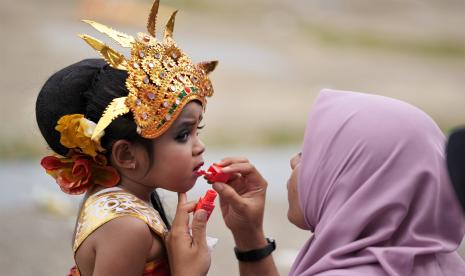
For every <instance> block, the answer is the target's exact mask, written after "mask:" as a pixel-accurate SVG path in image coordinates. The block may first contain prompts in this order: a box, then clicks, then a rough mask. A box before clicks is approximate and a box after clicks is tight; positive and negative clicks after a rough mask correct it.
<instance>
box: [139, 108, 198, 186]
mask: <svg viewBox="0 0 465 276" xmlns="http://www.w3.org/2000/svg"><path fill="white" fill-rule="evenodd" d="M202 112H203V109H202V106H201V105H200V104H199V103H198V102H196V101H192V102H190V103H188V104H187V105H186V106H185V107H184V109H183V110H182V112H181V114H180V115H179V116H178V118H177V119H176V121H175V122H174V123H173V124H172V125H171V127H170V128H169V129H168V130H167V131H166V132H165V133H164V134H163V135H161V136H160V137H159V138H157V139H155V140H154V142H153V152H152V156H153V160H152V161H153V162H152V164H151V167H150V168H148V170H147V171H148V173H147V174H146V176H145V177H144V180H143V182H144V183H148V184H149V185H150V186H155V187H157V188H163V189H166V190H169V191H173V192H187V191H188V190H190V189H191V188H192V187H193V186H194V184H195V181H196V180H197V177H198V176H197V175H196V173H195V172H196V171H197V170H198V169H199V168H200V166H202V165H203V163H204V162H203V157H202V154H203V152H204V151H205V145H204V144H203V143H202V141H200V139H199V137H198V129H199V123H200V121H201V120H202Z"/></svg>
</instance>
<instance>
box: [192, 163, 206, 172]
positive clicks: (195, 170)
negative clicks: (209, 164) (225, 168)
mask: <svg viewBox="0 0 465 276" xmlns="http://www.w3.org/2000/svg"><path fill="white" fill-rule="evenodd" d="M203 164H205V163H204V162H202V163H200V164H198V165H197V166H196V167H195V168H194V172H198V171H199V170H200V168H201V167H202V166H203Z"/></svg>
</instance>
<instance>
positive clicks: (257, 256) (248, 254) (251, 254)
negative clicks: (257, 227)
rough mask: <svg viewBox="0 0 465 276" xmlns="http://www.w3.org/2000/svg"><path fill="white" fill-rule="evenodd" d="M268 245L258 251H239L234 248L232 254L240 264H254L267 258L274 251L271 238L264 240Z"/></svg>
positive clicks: (273, 242)
mask: <svg viewBox="0 0 465 276" xmlns="http://www.w3.org/2000/svg"><path fill="white" fill-rule="evenodd" d="M266 240H267V242H268V244H267V245H266V246H265V247H263V248H259V249H253V250H249V251H239V250H238V249H237V247H234V253H236V258H237V259H238V260H239V261H241V262H256V261H260V260H261V259H263V258H265V257H267V256H268V255H270V254H271V252H273V251H274V250H275V249H276V242H275V241H274V239H272V238H266Z"/></svg>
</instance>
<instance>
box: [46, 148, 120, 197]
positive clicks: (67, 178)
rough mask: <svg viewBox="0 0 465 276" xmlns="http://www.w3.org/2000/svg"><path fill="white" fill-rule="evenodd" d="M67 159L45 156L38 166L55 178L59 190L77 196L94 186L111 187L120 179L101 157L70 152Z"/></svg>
mask: <svg viewBox="0 0 465 276" xmlns="http://www.w3.org/2000/svg"><path fill="white" fill-rule="evenodd" d="M68 156H69V157H64V158H58V157H56V156H46V157H44V158H43V159H42V161H41V162H40V164H41V165H42V167H44V168H45V170H46V171H47V173H48V174H49V175H51V176H52V177H53V178H55V180H56V182H57V183H58V185H59V186H60V188H61V190H62V191H63V192H65V193H67V194H71V195H77V194H82V193H84V192H86V191H87V190H88V189H89V188H91V187H92V186H93V185H94V184H97V185H102V186H105V187H113V186H115V185H117V184H118V182H119V180H120V177H119V175H118V172H117V171H116V170H115V168H113V167H111V166H106V163H107V160H106V158H105V157H104V156H103V155H97V156H96V157H95V158H92V157H91V156H89V155H86V154H82V153H78V152H76V151H71V152H70V154H69V155H68Z"/></svg>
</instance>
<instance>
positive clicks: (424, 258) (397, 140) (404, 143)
mask: <svg viewBox="0 0 465 276" xmlns="http://www.w3.org/2000/svg"><path fill="white" fill-rule="evenodd" d="M444 143H445V138H444V136H443V134H442V133H441V130H440V129H439V128H438V127H437V125H436V124H435V123H434V121H433V120H432V119H431V118H430V117H429V116H428V115H426V114H425V113H423V112H422V111H421V110H419V109H417V108H416V107H413V106H411V105H409V104H406V103H404V102H401V101H398V100H394V99H390V98H386V97H381V96H374V95H367V94H361V93H354V92H344V91H333V90H323V91H322V92H321V93H320V95H319V97H318V98H317V100H316V103H315V104H314V107H313V109H312V111H311V113H310V116H309V120H308V123H307V127H306V132H305V140H304V146H303V152H302V159H301V163H300V174H299V181H298V182H299V183H298V192H299V199H300V206H301V209H302V210H303V213H304V216H305V222H306V224H307V226H308V227H309V228H310V229H311V230H312V231H313V232H314V236H313V237H312V238H310V240H309V241H307V243H306V244H305V245H304V247H303V249H302V250H301V252H300V253H299V255H298V257H297V259H296V261H295V263H294V265H293V267H292V269H291V273H290V275H325V276H329V275H331V276H336V275H344V276H350V275H358V276H359V275H376V276H378V275H401V276H405V275H422V276H424V275H428V276H429V275H454V276H455V275H465V263H464V262H463V261H462V260H461V258H460V256H459V255H458V254H457V253H455V250H456V249H457V247H458V246H459V244H460V242H461V240H462V237H463V235H464V228H463V226H464V222H463V217H462V214H461V210H460V207H459V205H458V203H457V200H456V198H455V196H454V194H453V193H452V187H451V185H450V183H449V179H448V175H447V171H446V168H445V164H444V163H445V162H444V155H443V148H444Z"/></svg>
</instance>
